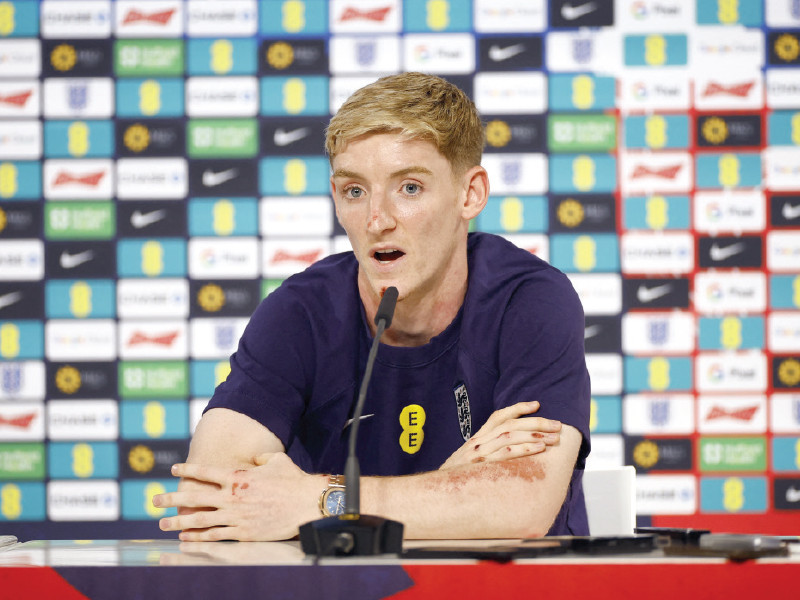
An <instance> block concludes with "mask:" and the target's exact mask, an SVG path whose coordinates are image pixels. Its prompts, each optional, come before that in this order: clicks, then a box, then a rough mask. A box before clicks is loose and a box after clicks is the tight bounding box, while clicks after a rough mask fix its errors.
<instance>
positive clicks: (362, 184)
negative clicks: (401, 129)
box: [331, 133, 473, 301]
mask: <svg viewBox="0 0 800 600" xmlns="http://www.w3.org/2000/svg"><path fill="white" fill-rule="evenodd" d="M465 181H466V179H465V178H464V177H462V178H460V179H459V180H458V181H457V180H456V179H455V178H454V177H453V171H452V168H451V166H450V163H449V162H448V160H447V159H446V158H445V157H444V156H443V155H442V154H440V153H439V151H438V150H437V149H436V147H435V146H434V145H433V144H432V143H430V142H427V141H422V140H408V139H403V138H402V137H400V136H399V135H398V134H394V133H387V134H375V135H369V136H365V137H362V138H358V139H356V140H354V141H351V142H349V143H348V144H347V146H346V148H345V150H344V151H342V152H340V153H339V154H337V155H336V157H335V158H334V160H333V176H332V177H331V191H332V193H333V198H334V201H335V204H336V215H337V217H338V218H339V222H340V223H341V225H342V227H344V229H345V231H346V232H347V236H348V237H349V238H350V243H351V245H352V246H353V251H354V252H355V255H356V258H357V259H358V263H359V275H358V276H359V288H360V290H361V293H362V296H363V294H364V293H368V294H370V295H372V297H373V298H378V297H380V296H381V294H382V291H383V290H385V289H386V288H387V287H389V286H392V285H393V286H396V287H397V289H398V291H399V292H400V299H401V300H403V299H411V300H414V301H418V300H419V299H421V298H423V297H425V296H427V295H431V294H433V295H439V294H440V293H441V292H442V289H443V286H447V285H450V284H451V283H452V282H451V280H450V279H448V277H449V278H452V271H454V270H455V269H452V267H453V266H454V265H459V264H461V263H464V267H465V266H466V263H465V262H464V261H465V260H466V252H465V240H466V235H465V234H466V229H467V220H468V219H469V218H470V217H471V216H473V215H470V214H467V212H468V211H467V210H466V209H464V198H465V196H466V193H467V189H466V188H467V187H468V186H467V185H466V184H465ZM464 275H465V272H464Z"/></svg>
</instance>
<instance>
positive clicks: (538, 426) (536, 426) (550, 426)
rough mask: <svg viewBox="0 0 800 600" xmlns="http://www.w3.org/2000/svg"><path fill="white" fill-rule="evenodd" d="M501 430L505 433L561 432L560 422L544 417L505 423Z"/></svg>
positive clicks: (523, 418) (526, 418) (524, 418)
mask: <svg viewBox="0 0 800 600" xmlns="http://www.w3.org/2000/svg"><path fill="white" fill-rule="evenodd" d="M501 428H502V429H503V430H505V431H539V432H542V433H558V432H559V431H561V421H554V420H553V419H545V418H544V417H522V418H519V419H514V420H513V421H506V422H505V423H503V425H502V426H501Z"/></svg>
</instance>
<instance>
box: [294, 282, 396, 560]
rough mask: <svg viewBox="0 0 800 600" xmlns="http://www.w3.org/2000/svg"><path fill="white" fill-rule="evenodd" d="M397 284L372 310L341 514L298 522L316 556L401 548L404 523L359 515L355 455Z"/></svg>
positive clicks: (308, 550) (387, 551) (305, 544)
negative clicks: (371, 329) (372, 328)
mask: <svg viewBox="0 0 800 600" xmlns="http://www.w3.org/2000/svg"><path fill="white" fill-rule="evenodd" d="M397 296H398V291H397V288H396V287H394V286H392V287H390V288H388V289H386V291H385V292H384V293H383V297H382V298H381V301H380V304H379V305H378V311H377V312H376V313H375V325H376V326H377V330H376V332H375V338H374V339H373V340H372V346H371V347H370V350H369V355H368V357H367V367H366V369H365V371H364V378H363V379H362V380H361V388H360V389H359V392H358V400H357V401H356V406H355V409H354V410H353V420H352V424H351V426H350V438H349V440H348V453H347V461H346V462H345V467H344V476H345V509H344V514H341V515H334V516H331V517H325V518H323V519H318V520H316V521H311V522H310V523H306V524H305V525H302V526H300V545H301V547H302V549H303V552H305V553H306V554H313V555H316V556H373V555H376V554H400V552H401V551H402V549H403V524H402V523H399V522H397V521H390V520H389V519H384V518H383V517H378V516H374V515H362V514H361V513H360V506H361V497H360V492H361V483H360V479H361V468H360V466H359V464H358V457H357V456H356V440H357V438H358V426H359V423H360V421H361V413H362V412H363V410H364V401H365V399H366V397H367V388H368V387H369V381H370V379H371V378H372V368H373V366H374V365H375V357H376V355H377V354H378V345H379V343H380V339H381V336H382V335H383V332H384V331H385V330H386V329H388V328H389V326H390V325H391V324H392V317H393V316H394V309H395V306H396V305H397Z"/></svg>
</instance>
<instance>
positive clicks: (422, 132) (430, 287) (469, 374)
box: [154, 73, 589, 541]
mask: <svg viewBox="0 0 800 600" xmlns="http://www.w3.org/2000/svg"><path fill="white" fill-rule="evenodd" d="M483 139H484V138H483V128H482V125H481V122H480V118H479V116H478V113H477V111H476V110H475V106H474V105H473V103H472V102H471V101H470V100H469V98H467V96H466V95H465V94H464V93H463V92H462V91H461V90H459V89H458V88H457V87H455V86H453V85H452V84H450V83H448V82H446V81H444V80H443V79H440V78H438V77H435V76H431V75H424V74H421V73H405V74H401V75H395V76H390V77H385V78H382V79H380V80H378V81H377V82H375V83H373V84H371V85H369V86H366V87H364V88H362V89H360V90H358V91H357V92H355V93H354V94H353V95H352V96H351V97H350V98H349V99H348V101H347V102H345V104H344V105H343V106H342V107H341V109H340V110H339V112H338V113H337V115H336V116H335V117H333V119H331V122H330V126H329V128H328V131H327V139H326V149H327V152H328V154H329V156H330V161H331V167H332V172H333V174H332V176H331V191H332V194H333V199H334V203H335V206H336V215H337V218H338V219H339V222H340V223H341V224H342V226H343V227H344V229H345V231H346V232H347V235H348V237H349V239H350V242H351V245H352V247H353V252H347V253H344V254H338V255H335V256H331V257H328V258H326V259H324V260H321V261H319V262H318V263H317V264H315V265H313V266H312V267H310V268H308V269H307V270H306V271H304V272H303V273H300V274H297V275H295V276H293V277H290V278H288V279H287V280H286V281H285V282H284V284H283V285H282V286H281V287H280V288H279V289H278V290H276V291H275V292H273V293H272V294H270V295H269V296H268V297H267V298H266V299H265V300H264V301H263V302H262V303H261V305H260V306H259V307H258V309H257V310H256V311H255V313H254V314H253V317H252V318H251V321H250V323H249V325H248V327H247V330H246V331H245V333H244V335H243V336H242V339H241V340H240V343H239V348H238V350H237V351H236V353H235V354H234V355H233V356H232V357H231V373H230V375H229V376H228V378H227V380H226V381H225V382H224V383H222V384H220V386H219V387H218V388H217V390H216V391H215V393H214V396H213V398H212V399H211V402H210V403H209V405H208V408H207V412H206V413H205V415H204V416H203V418H202V419H201V421H200V423H199V425H198V427H197V430H196V432H195V435H194V438H193V440H192V445H191V450H190V453H189V458H188V459H187V464H183V465H176V467H175V468H174V469H173V473H174V474H175V475H176V476H179V477H181V478H183V479H182V481H181V485H180V486H179V490H178V491H177V492H174V493H168V494H162V495H160V496H156V497H154V504H155V505H156V506H160V507H171V506H177V507H179V515H178V516H177V517H171V518H165V519H162V520H161V523H160V526H161V528H162V529H164V530H170V531H177V530H180V531H181V534H180V538H181V539H183V540H193V541H199V540H219V539H238V540H276V539H286V538H289V537H292V536H294V535H296V534H297V530H298V526H299V525H301V524H303V523H305V522H308V521H312V520H315V519H318V518H320V517H321V516H322V515H323V514H328V513H329V512H331V511H332V512H333V513H334V514H335V513H336V512H337V506H336V504H337V503H336V502H327V506H326V500H330V497H333V498H335V496H334V494H337V493H339V489H338V484H339V483H340V480H339V478H338V477H336V475H337V474H339V473H342V472H343V469H344V460H345V457H346V449H347V432H348V426H349V421H348V419H350V417H351V415H352V410H353V407H354V404H355V399H356V396H357V394H358V389H359V384H360V381H361V378H362V375H363V371H364V368H365V363H366V357H367V353H368V350H369V346H370V344H371V341H372V337H373V335H374V334H375V329H376V328H375V326H374V324H373V318H374V316H375V312H376V310H377V307H378V303H379V301H380V298H381V295H382V293H383V291H384V290H386V288H388V287H389V286H395V287H397V289H398V290H399V300H398V302H397V308H396V310H395V314H394V319H393V321H392V324H391V327H390V328H389V329H388V330H386V333H385V334H384V337H383V338H382V345H381V347H380V349H379V351H378V355H377V362H376V364H375V369H374V372H373V378H372V383H371V384H370V389H369V393H368V397H367V401H366V404H365V407H364V413H363V417H362V422H361V424H360V429H359V434H360V435H359V442H358V453H359V460H360V463H361V470H362V473H363V475H364V477H363V478H362V484H361V510H362V512H363V513H364V514H376V515H381V516H385V517H388V518H390V519H394V520H397V521H400V522H402V523H404V525H405V536H406V537H409V538H501V537H530V536H541V535H545V534H547V533H548V532H550V533H552V534H576V535H581V534H582V535H585V534H588V525H587V521H586V512H585V508H584V504H583V491H582V487H581V476H582V473H583V471H582V469H583V465H584V460H585V458H586V456H587V454H588V451H589V377H588V373H587V371H586V365H585V360H584V351H583V327H584V322H583V312H582V308H581V305H580V301H579V299H578V297H577V295H576V294H575V292H574V290H573V289H572V286H571V285H570V283H569V281H568V280H567V278H566V277H565V276H564V275H563V274H562V273H561V272H559V271H557V270H556V269H554V268H552V267H551V266H549V265H548V264H547V263H545V262H543V261H541V260H540V259H538V258H537V257H535V256H533V255H531V254H530V253H528V252H526V251H524V250H521V249H518V248H516V247H515V246H513V245H512V244H510V243H508V242H507V241H505V240H503V239H502V238H499V237H496V236H492V235H488V234H481V233H474V234H468V226H469V221H470V220H471V219H473V218H474V217H476V216H477V215H478V213H480V211H481V210H482V209H483V207H484V206H485V205H486V202H487V199H488V195H489V181H488V176H487V173H486V171H485V170H484V169H483V168H482V167H481V166H480V161H481V154H482V149H483ZM536 411H538V413H537V416H536V417H529V416H526V415H529V414H531V413H533V412H536ZM523 417H524V418H523ZM562 423H563V426H562ZM476 430H477V433H475V434H474V435H471V434H472V433H474V432H475V431H476ZM326 508H327V510H326ZM321 509H322V510H321Z"/></svg>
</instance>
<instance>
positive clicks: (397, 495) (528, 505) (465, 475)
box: [361, 427, 581, 539]
mask: <svg viewBox="0 0 800 600" xmlns="http://www.w3.org/2000/svg"><path fill="white" fill-rule="evenodd" d="M580 440H581V436H580V433H578V431H577V430H575V429H574V428H571V427H565V429H564V431H563V432H562V440H561V442H560V443H559V445H558V446H557V447H553V448H548V450H547V451H546V452H543V453H542V454H537V455H535V456H526V457H521V458H514V459H510V460H507V461H501V462H492V463H489V462H485V463H477V464H472V465H466V466H462V467H458V468H454V469H448V470H442V471H432V472H429V473H421V474H418V475H410V476H405V477H364V478H362V483H361V490H362V491H361V497H362V498H361V500H362V502H361V503H362V506H361V511H362V512H363V513H365V514H377V515H381V516H384V517H387V518H390V519H393V520H396V521H400V522H401V523H403V524H404V525H405V537H407V538H412V539H413V538H417V539H420V538H429V539H435V538H438V539H450V538H508V537H512V538H516V537H536V536H542V535H545V534H546V533H547V531H548V530H549V529H550V526H551V525H552V524H553V521H554V520H555V518H556V516H557V515H558V511H559V509H560V508H561V505H562V503H563V502H564V498H565V496H566V493H567V489H568V487H569V482H570V480H571V477H572V470H573V466H574V464H575V458H576V457H577V454H578V448H579V447H580Z"/></svg>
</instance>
